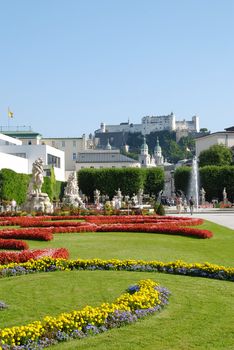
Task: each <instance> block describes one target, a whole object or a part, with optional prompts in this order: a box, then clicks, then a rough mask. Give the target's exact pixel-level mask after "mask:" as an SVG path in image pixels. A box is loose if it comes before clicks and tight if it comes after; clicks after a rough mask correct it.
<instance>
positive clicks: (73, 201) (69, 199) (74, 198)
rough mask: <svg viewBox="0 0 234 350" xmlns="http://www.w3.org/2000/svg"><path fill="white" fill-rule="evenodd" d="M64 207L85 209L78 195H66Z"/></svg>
mask: <svg viewBox="0 0 234 350" xmlns="http://www.w3.org/2000/svg"><path fill="white" fill-rule="evenodd" d="M63 206H67V207H72V208H85V205H84V203H83V202H82V200H81V198H80V196H79V195H76V194H66V195H65V196H64V197H63Z"/></svg>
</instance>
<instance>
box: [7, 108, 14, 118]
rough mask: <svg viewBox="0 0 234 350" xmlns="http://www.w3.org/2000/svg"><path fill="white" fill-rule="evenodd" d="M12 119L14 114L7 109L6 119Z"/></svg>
mask: <svg viewBox="0 0 234 350" xmlns="http://www.w3.org/2000/svg"><path fill="white" fill-rule="evenodd" d="M13 117H14V113H13V112H12V111H11V110H10V108H9V107H8V118H13Z"/></svg>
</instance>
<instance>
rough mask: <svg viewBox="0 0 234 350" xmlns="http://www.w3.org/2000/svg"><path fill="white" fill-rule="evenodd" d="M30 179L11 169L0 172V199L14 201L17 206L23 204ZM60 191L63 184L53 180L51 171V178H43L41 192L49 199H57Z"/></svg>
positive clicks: (28, 176) (29, 176)
mask: <svg viewBox="0 0 234 350" xmlns="http://www.w3.org/2000/svg"><path fill="white" fill-rule="evenodd" d="M30 179H31V175H27V174H18V173H16V172H15V171H13V170H11V169H2V170H0V199H1V200H3V201H11V200H12V199H15V200H16V202H17V204H22V203H24V202H25V200H26V195H27V190H28V184H29V181H30ZM62 189H63V182H61V181H56V180H55V177H54V174H53V171H52V173H51V177H44V183H43V186H42V192H46V193H47V194H48V196H49V197H50V199H59V197H60V194H61V192H62Z"/></svg>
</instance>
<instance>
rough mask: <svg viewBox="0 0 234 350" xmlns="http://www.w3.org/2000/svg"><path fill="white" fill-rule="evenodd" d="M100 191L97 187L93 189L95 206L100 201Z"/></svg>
mask: <svg viewBox="0 0 234 350" xmlns="http://www.w3.org/2000/svg"><path fill="white" fill-rule="evenodd" d="M100 194H101V193H100V191H99V190H98V189H96V190H95V191H94V203H95V204H96V206H99V203H100Z"/></svg>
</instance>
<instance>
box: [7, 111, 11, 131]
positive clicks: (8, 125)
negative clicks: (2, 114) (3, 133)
mask: <svg viewBox="0 0 234 350" xmlns="http://www.w3.org/2000/svg"><path fill="white" fill-rule="evenodd" d="M9 113H10V108H9V107H8V112H7V128H8V131H10V123H9V119H10V118H9Z"/></svg>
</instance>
